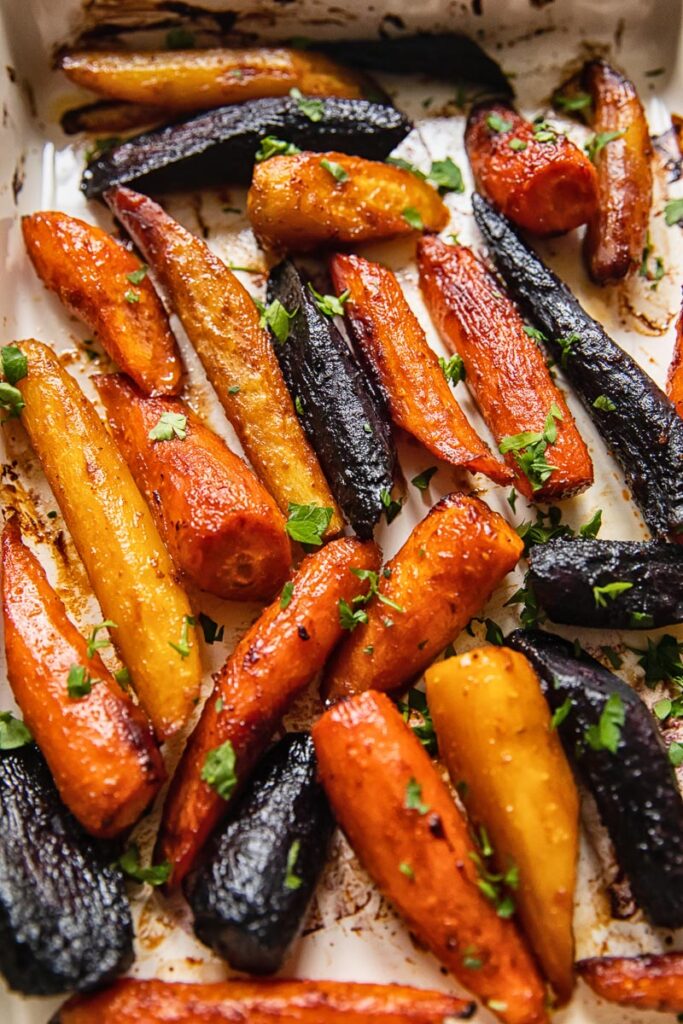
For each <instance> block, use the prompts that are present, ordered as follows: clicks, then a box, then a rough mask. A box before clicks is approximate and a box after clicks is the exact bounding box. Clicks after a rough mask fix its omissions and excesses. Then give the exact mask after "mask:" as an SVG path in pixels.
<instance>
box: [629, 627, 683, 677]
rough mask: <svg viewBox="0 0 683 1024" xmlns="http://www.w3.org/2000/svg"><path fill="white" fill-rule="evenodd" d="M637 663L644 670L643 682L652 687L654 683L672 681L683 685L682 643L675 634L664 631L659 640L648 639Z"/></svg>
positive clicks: (638, 651) (639, 651)
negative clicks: (645, 648)
mask: <svg viewBox="0 0 683 1024" xmlns="http://www.w3.org/2000/svg"><path fill="white" fill-rule="evenodd" d="M634 650H635V651H636V653H637V654H640V658H639V659H638V664H639V665H640V667H641V668H642V669H643V670H644V671H645V683H646V684H647V686H650V687H653V686H654V685H655V684H656V683H664V682H666V683H673V684H674V685H675V686H679V687H683V658H682V653H683V644H681V643H679V642H678V640H677V639H676V637H675V636H671V634H670V633H665V634H664V636H663V637H662V638H661V639H660V640H656V641H653V640H649V639H648V642H647V650H645V651H641V650H638V649H637V648H634Z"/></svg>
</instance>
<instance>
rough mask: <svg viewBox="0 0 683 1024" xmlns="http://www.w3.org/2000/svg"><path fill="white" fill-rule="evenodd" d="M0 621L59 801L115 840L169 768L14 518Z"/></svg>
mask: <svg viewBox="0 0 683 1024" xmlns="http://www.w3.org/2000/svg"><path fill="white" fill-rule="evenodd" d="M2 614H3V622H4V628H5V652H6V655H7V677H8V679H9V683H10V686H11V687H12V692H13V694H14V696H15V699H16V702H17V704H18V705H19V707H20V708H21V711H22V714H23V716H24V721H25V722H26V724H27V726H28V727H29V729H30V730H31V733H32V735H33V736H34V738H35V740H36V743H37V744H38V746H39V747H40V749H41V751H42V753H43V755H44V757H45V759H46V761H47V763H48V765H49V767H50V771H51V772H52V776H53V778H54V780H55V784H56V786H57V789H58V790H59V793H60V796H61V798H62V800H63V801H64V803H65V804H66V806H67V807H68V808H69V810H70V811H71V812H72V814H73V815H74V816H75V817H76V818H78V820H79V821H80V823H81V825H83V827H84V828H85V829H86V830H87V831H88V832H90V833H91V834H92V835H95V836H101V837H110V836H115V835H117V834H118V833H119V832H121V831H123V829H125V828H128V827H129V826H130V825H132V824H134V822H136V821H137V819H138V818H139V817H140V815H141V814H142V812H143V811H144V810H145V808H146V807H147V805H148V804H149V803H150V801H151V800H152V799H153V797H154V795H155V793H156V792H157V790H158V789H159V786H160V785H161V783H162V782H163V780H164V778H165V774H166V773H165V771H164V765H163V762H162V760H161V756H160V754H159V751H158V749H157V746H156V743H155V742H154V737H153V735H152V731H151V729H150V727H149V723H148V722H147V720H146V718H145V716H144V715H143V713H142V711H141V710H140V709H139V708H138V707H136V705H135V704H133V702H132V700H131V699H130V698H129V697H128V696H127V695H126V694H125V693H124V691H123V690H122V689H121V687H120V686H119V685H118V684H117V683H116V681H115V680H114V678H113V677H112V675H111V673H110V672H109V671H108V670H107V669H106V668H105V666H104V664H103V663H102V659H101V658H100V656H99V654H97V653H96V651H93V652H92V654H89V651H88V645H87V643H86V641H85V640H84V639H83V637H82V636H81V634H80V633H79V632H78V630H77V629H76V627H75V626H74V625H73V623H72V622H71V621H70V620H69V618H68V617H67V614H66V609H65V608H64V605H63V604H62V602H61V600H60V598H59V597H58V595H57V594H56V593H55V591H54V590H53V589H52V587H51V586H50V584H49V583H48V580H47V577H46V575H45V572H44V571H43V568H42V566H41V565H40V563H39V561H38V559H37V558H36V557H35V555H34V554H33V553H32V552H31V551H29V549H28V548H27V547H26V546H25V544H24V543H23V541H22V539H21V533H20V530H19V525H18V521H17V519H16V517H13V518H12V519H10V520H9V521H8V522H7V524H6V525H5V529H4V531H3V534H2ZM112 628H113V627H112ZM93 636H94V637H97V632H95V633H93ZM99 639H100V641H101V634H100V637H99ZM96 642H97V641H96ZM79 684H80V685H79ZM74 686H75V687H76V690H77V691H78V692H76V693H75V695H74V696H72V695H71V693H70V688H71V690H73V688H74ZM88 687H91V689H88Z"/></svg>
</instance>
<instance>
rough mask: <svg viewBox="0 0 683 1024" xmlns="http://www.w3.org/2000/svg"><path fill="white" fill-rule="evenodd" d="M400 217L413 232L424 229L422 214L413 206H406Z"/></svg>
mask: <svg viewBox="0 0 683 1024" xmlns="http://www.w3.org/2000/svg"><path fill="white" fill-rule="evenodd" d="M401 216H402V217H403V219H404V221H405V222H406V224H408V226H409V227H411V228H413V229H414V230H415V231H422V230H423V229H424V222H423V220H422V214H421V213H420V211H419V210H416V209H415V207H414V206H406V208H405V210H404V211H403V213H402V214H401Z"/></svg>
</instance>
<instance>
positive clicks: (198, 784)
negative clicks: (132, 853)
mask: <svg viewBox="0 0 683 1024" xmlns="http://www.w3.org/2000/svg"><path fill="white" fill-rule="evenodd" d="M378 560H379V554H378V550H377V548H376V547H375V545H374V544H373V543H372V542H366V543H362V542H361V541H358V540H355V539H352V538H341V539H340V540H336V541H332V542H330V543H329V544H328V545H327V546H326V547H324V548H323V549H322V550H321V551H318V552H316V553H315V554H313V555H309V556H308V557H307V558H305V559H304V561H303V562H302V563H301V566H300V568H299V570H298V572H297V574H296V575H295V576H294V579H293V581H292V586H291V587H289V588H288V591H287V592H283V597H282V598H278V600H277V601H275V603H274V604H272V605H271V606H270V607H269V608H267V609H266V610H265V611H264V612H263V614H262V615H261V617H260V618H259V619H257V620H256V622H255V623H254V625H253V626H252V627H251V629H250V630H249V631H248V632H247V633H246V634H245V636H244V637H243V638H242V640H241V641H240V643H239V644H238V645H237V647H236V648H235V650H234V651H233V653H232V654H231V655H230V657H229V658H228V660H227V662H226V663H225V665H224V666H223V668H222V670H221V672H220V673H219V674H218V675H217V676H216V681H215V686H214V689H213V693H212V694H211V696H210V697H209V699H208V700H207V702H206V704H205V705H204V709H203V711H202V715H201V718H200V720H199V723H198V725H197V727H196V729H195V730H194V732H193V733H192V736H191V737H190V740H189V743H188V745H187V747H186V748H185V753H184V754H183V758H182V760H181V762H180V764H179V766H178V769H177V771H176V774H175V775H174V777H173V780H172V782H171V789H170V791H169V794H168V799H167V801H166V805H165V807H164V814H163V820H162V825H161V831H160V835H159V841H158V844H157V852H158V859H159V860H169V861H170V863H171V865H172V868H173V871H172V875H171V878H170V880H169V884H170V885H171V886H173V885H177V884H178V883H179V882H180V881H181V880H182V879H183V877H184V876H185V875H186V874H187V872H188V871H189V870H190V868H191V867H192V865H193V863H194V860H195V858H196V856H197V853H198V852H199V850H200V849H201V847H202V845H203V844H204V842H205V841H206V839H207V838H208V836H209V834H210V833H211V831H212V830H213V828H214V827H215V825H216V824H217V822H218V821H219V820H220V819H221V818H222V817H223V815H224V814H225V813H226V811H227V809H228V807H229V801H230V799H232V797H233V795H234V794H236V793H237V792H238V790H239V787H240V786H242V785H243V784H244V782H245V781H246V780H247V778H248V776H249V773H250V772H251V770H252V768H253V767H254V764H255V763H256V761H257V760H258V757H259V755H260V754H261V753H262V751H263V750H264V748H265V746H266V745H267V743H268V741H269V740H270V738H271V736H272V735H273V732H274V731H275V729H276V728H277V725H278V723H279V721H280V719H281V718H282V715H283V714H284V712H285V711H286V709H287V707H288V705H289V704H290V702H291V701H292V700H293V698H294V697H295V696H296V695H297V693H299V692H300V691H301V690H302V689H303V688H304V687H305V686H306V685H307V684H308V683H309V682H310V681H311V679H312V678H313V677H314V676H315V674H316V673H317V672H319V671H320V669H321V668H322V666H323V665H324V663H325V661H326V659H327V657H328V655H329V653H330V651H331V650H332V648H333V647H334V645H335V644H336V643H337V642H338V640H339V638H340V637H341V635H342V626H341V619H340V602H341V601H346V602H347V603H350V602H351V601H352V600H353V598H354V597H356V596H357V595H358V594H359V593H360V592H361V591H364V590H365V589H366V588H367V584H365V583H363V582H362V581H361V580H360V579H359V578H358V576H357V575H355V574H354V573H353V572H352V571H351V570H352V569H369V570H372V571H375V570H376V569H377V568H378ZM221 765H222V766H223V767H224V775H225V776H226V778H227V781H226V784H225V785H224V786H221V785H216V784H215V783H214V785H213V786H212V785H210V784H209V783H208V782H207V781H205V779H206V778H207V775H209V776H211V774H212V772H211V768H212V766H213V767H214V768H220V766H221Z"/></svg>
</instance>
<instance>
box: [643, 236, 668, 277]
mask: <svg viewBox="0 0 683 1024" xmlns="http://www.w3.org/2000/svg"><path fill="white" fill-rule="evenodd" d="M665 273H666V271H665V269H664V260H663V259H662V257H661V256H657V255H656V253H655V251H654V246H653V244H652V239H651V237H650V232H649V231H648V232H647V235H646V236H645V246H644V248H643V256H642V261H641V264H640V267H639V269H638V275H639V276H640V277H644V278H646V280H648V281H652V282H653V284H652V287H653V289H656V287H657V285H658V284H659V282H660V281H661V280H662V278H663V277H664V274H665Z"/></svg>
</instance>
